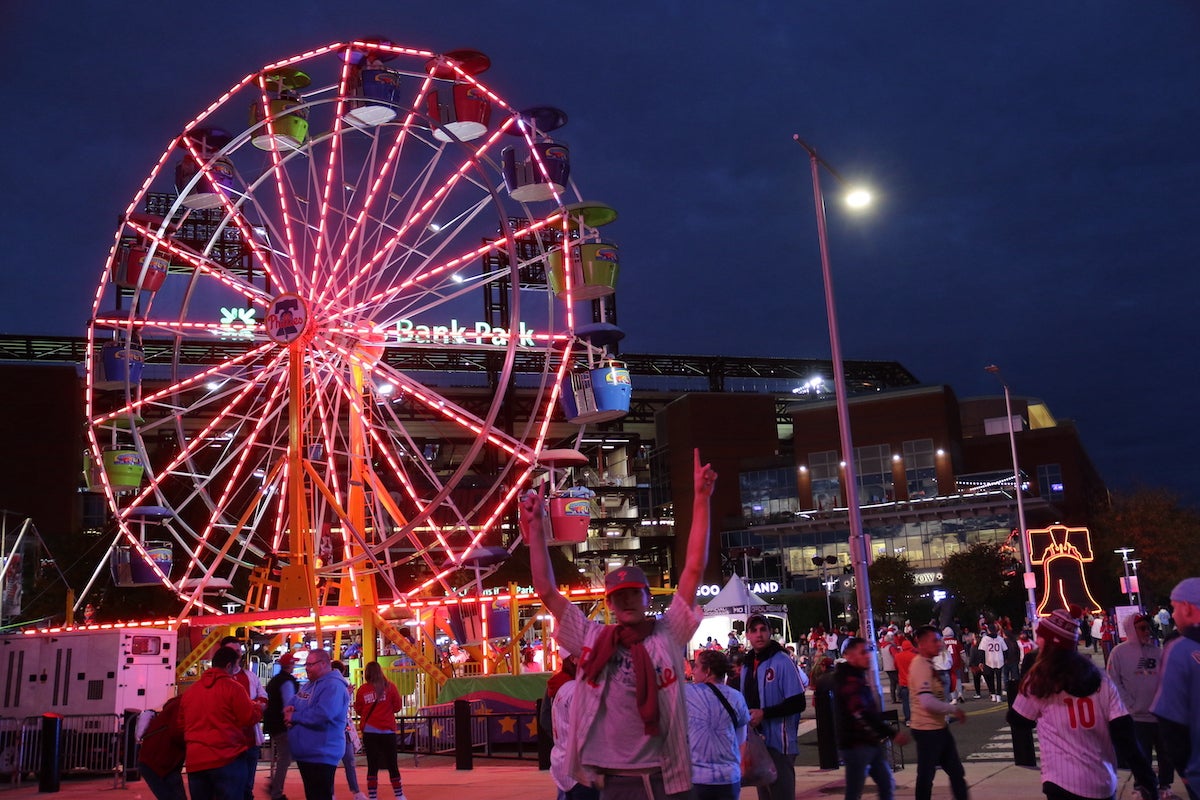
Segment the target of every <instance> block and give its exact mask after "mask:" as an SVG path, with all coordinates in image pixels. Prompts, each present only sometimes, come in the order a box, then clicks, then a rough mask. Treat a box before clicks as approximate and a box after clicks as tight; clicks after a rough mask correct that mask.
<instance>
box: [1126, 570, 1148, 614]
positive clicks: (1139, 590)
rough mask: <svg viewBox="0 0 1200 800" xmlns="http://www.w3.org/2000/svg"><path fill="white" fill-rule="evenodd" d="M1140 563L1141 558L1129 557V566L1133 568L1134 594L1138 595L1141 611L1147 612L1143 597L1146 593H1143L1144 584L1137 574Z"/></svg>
mask: <svg viewBox="0 0 1200 800" xmlns="http://www.w3.org/2000/svg"><path fill="white" fill-rule="evenodd" d="M1140 563H1142V560H1141V559H1140V558H1131V559H1129V568H1130V569H1131V570H1133V591H1134V594H1136V595H1137V605H1138V610H1139V611H1141V612H1142V613H1145V612H1146V604H1145V603H1143V602H1142V598H1143V597H1144V596H1145V595H1143V594H1142V584H1141V581H1139V580H1138V574H1137V569H1138V564H1140Z"/></svg>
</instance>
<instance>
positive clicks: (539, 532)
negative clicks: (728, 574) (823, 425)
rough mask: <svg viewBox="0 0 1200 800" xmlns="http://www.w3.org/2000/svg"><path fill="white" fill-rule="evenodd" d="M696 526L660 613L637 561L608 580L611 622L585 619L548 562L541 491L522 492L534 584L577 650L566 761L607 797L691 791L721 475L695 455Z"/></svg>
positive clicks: (675, 798)
mask: <svg viewBox="0 0 1200 800" xmlns="http://www.w3.org/2000/svg"><path fill="white" fill-rule="evenodd" d="M693 464H694V467H693V485H694V496H693V500H692V527H691V531H690V533H689V535H688V543H687V555H686V558H685V562H684V565H683V570H682V572H681V573H680V575H679V581H678V583H677V584H676V587H675V597H674V599H673V600H672V601H671V605H670V607H669V608H668V609H667V611H666V613H665V614H663V616H662V618H661V619H656V618H654V617H653V616H649V615H648V614H647V612H648V610H649V607H650V587H649V584H648V582H647V580H646V576H645V573H643V572H642V570H641V569H639V568H638V567H636V566H620V567H617V568H616V569H614V570H613V571H611V572H609V573H608V575H607V576H606V577H605V580H604V594H605V601H606V602H607V604H608V608H609V611H610V612H611V614H612V616H613V619H614V620H615V623H614V624H611V625H604V624H602V623H600V622H595V621H591V620H588V618H587V617H586V616H585V615H584V613H583V611H581V610H580V609H579V608H577V607H576V606H574V605H572V604H571V602H570V601H568V600H567V598H566V597H564V596H563V595H562V593H561V592H559V590H558V587H557V585H556V583H555V579H554V573H553V571H552V569H551V567H550V554H549V549H548V547H547V543H546V531H545V525H544V507H545V506H544V492H545V487H544V485H543V486H542V488H541V490H540V491H539V492H536V493H535V492H529V493H528V494H526V495H525V497H524V498H522V500H521V508H520V517H521V533H522V535H523V536H524V537H525V542H526V543H527V544H528V545H529V561H530V566H531V569H532V572H533V588H534V590H535V591H536V592H537V593H538V596H539V597H540V598H541V600H542V603H543V604H544V605H545V606H546V608H548V609H549V610H550V613H552V614H553V615H554V618H555V620H556V622H557V626H556V631H557V636H558V641H559V643H560V644H561V645H562V646H563V647H565V648H567V649H568V650H569V651H571V652H572V653H579V654H580V658H579V669H578V676H577V680H578V686H577V687H576V691H575V696H574V698H573V702H572V704H571V723H570V725H569V727H568V730H567V742H566V748H567V767H568V769H569V771H570V774H571V775H573V776H574V778H575V780H577V781H579V782H580V783H581V784H583V785H584V786H594V787H596V788H598V789H599V790H600V797H601V798H602V800H634V798H636V799H637V800H684V799H685V798H687V797H688V796H689V794H690V792H691V788H692V783H691V759H690V756H689V749H688V741H687V702H686V699H685V696H684V693H683V676H684V665H683V654H684V650H685V648H686V647H687V645H688V643H689V642H691V639H692V635H693V634H694V633H695V632H696V629H697V627H699V625H700V620H701V618H702V616H703V611H702V609H701V608H700V607H699V606H698V605H697V604H696V589H697V587H698V586H699V584H700V579H701V577H702V576H703V574H704V567H705V565H706V564H707V562H708V540H709V504H710V501H711V499H712V493H713V487H714V486H715V485H716V480H717V474H716V472H714V471H713V469H712V467H711V466H710V465H708V464H703V465H702V464H701V463H700V453H699V451H698V450H697V451H694V453H693Z"/></svg>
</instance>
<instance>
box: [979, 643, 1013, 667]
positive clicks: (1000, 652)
mask: <svg viewBox="0 0 1200 800" xmlns="http://www.w3.org/2000/svg"><path fill="white" fill-rule="evenodd" d="M979 649H980V650H982V651H983V663H984V665H985V666H988V667H991V668H992V669H1000V668H1001V667H1003V666H1004V651H1005V650H1007V649H1008V644H1006V643H1005V641H1004V637H1003V636H1000V635H999V634H996V635H995V636H991V635H987V634H985V635H984V636H981V637H980V638H979Z"/></svg>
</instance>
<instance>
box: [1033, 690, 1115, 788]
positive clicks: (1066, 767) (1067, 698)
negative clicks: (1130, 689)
mask: <svg viewBox="0 0 1200 800" xmlns="http://www.w3.org/2000/svg"><path fill="white" fill-rule="evenodd" d="M1013 711H1015V712H1017V713H1018V714H1020V715H1021V716H1022V717H1025V718H1026V719H1031V720H1034V721H1036V722H1037V732H1038V741H1039V742H1041V746H1042V780H1043V781H1048V782H1050V783H1053V784H1056V785H1057V786H1061V787H1062V788H1064V789H1066V790H1067V791H1068V792H1072V793H1074V794H1078V795H1082V796H1083V797H1112V796H1113V795H1114V794H1115V793H1116V791H1117V770H1116V766H1117V753H1116V750H1115V749H1114V748H1113V743H1112V739H1111V738H1110V736H1109V733H1108V723H1109V722H1110V721H1112V720H1114V719H1116V718H1117V717H1123V716H1125V715H1126V714H1128V713H1129V712H1127V711H1126V710H1125V706H1124V704H1122V703H1121V696H1120V695H1119V694H1118V693H1117V687H1116V686H1115V685H1113V682H1112V679H1111V678H1109V677H1108V675H1104V676H1103V679H1102V682H1101V684H1100V688H1099V689H1097V690H1096V692H1095V693H1093V694H1090V695H1088V696H1087V697H1075V696H1073V695H1070V694H1067V693H1066V692H1059V693H1058V694H1055V695H1051V696H1050V697H1044V698H1039V697H1031V696H1029V695H1027V694H1025V693H1024V692H1020V693H1018V694H1017V698H1016V700H1015V701H1014V702H1013Z"/></svg>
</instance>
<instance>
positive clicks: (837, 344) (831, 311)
mask: <svg viewBox="0 0 1200 800" xmlns="http://www.w3.org/2000/svg"><path fill="white" fill-rule="evenodd" d="M792 140H793V141H795V142H796V144H798V145H800V146H801V147H803V148H804V150H805V151H806V152H807V153H808V162H809V166H810V168H811V171H812V184H813V205H814V207H815V209H816V215H817V243H818V245H819V247H820V250H821V277H822V278H823V279H824V283H825V315H826V317H827V320H828V324H829V349H830V351H831V352H830V356H831V357H830V366H831V368H832V370H833V390H834V400H835V404H836V406H837V418H838V430H839V433H840V434H841V447H842V461H843V463H844V467H843V470H842V471H843V473H844V474H845V476H846V517H847V522H848V523H849V526H850V561H851V565H852V567H853V569H854V590H855V595H856V600H857V602H858V620H859V635H861V636H862V637H863V638H864V639H866V640H867V642H868V643H869V644H870V646H872V647H874V646H875V619H874V614H872V613H871V582H870V577H869V575H868V572H869V570H868V565H869V561H870V556H871V554H870V546H869V544H868V543H867V537H866V534H864V533H863V523H862V509H860V508H859V507H858V479H857V477H856V476H855V473H854V444H853V441H852V438H851V436H850V405H849V399H848V398H847V396H846V374H845V369H844V368H843V366H842V343H841V339H840V337H839V335H838V324H837V307H836V305H835V303H834V299H833V272H832V270H831V269H830V267H829V237H828V231H827V230H826V225H825V197H824V195H822V194H821V167H824V168H825V169H826V170H828V171H829V174H830V175H832V176H833V177H834V179H835V180H836V181H837V182H838V183H839V184H842V185H845V181H843V180H842V176H841V175H839V174H838V172H837V170H835V169H834V168H833V167H832V166H831V165H830V164H829V162H827V161H826V160H825V159H823V158H821V156H820V155H819V154H818V153H817V151H816V149H815V148H814V147H813V146H812V145H810V144H808V143H807V142H805V141H804V140H803V139H801V138H800V136H799V135H798V134H797V135H794V136H792ZM851 196H854V197H855V202H856V205H853V206H852V207H855V208H862V207H863V206H864V205H865V204H866V202H869V200H870V195H869V194H868V193H863V192H851ZM870 661H871V663H870V667H869V669H870V675H871V685H872V686H874V687H875V691H876V692H878V694H879V696H880V697H883V696H884V694H883V684H882V682H881V681H880V679H879V661H878V659H874V658H872V659H871V660H870Z"/></svg>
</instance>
